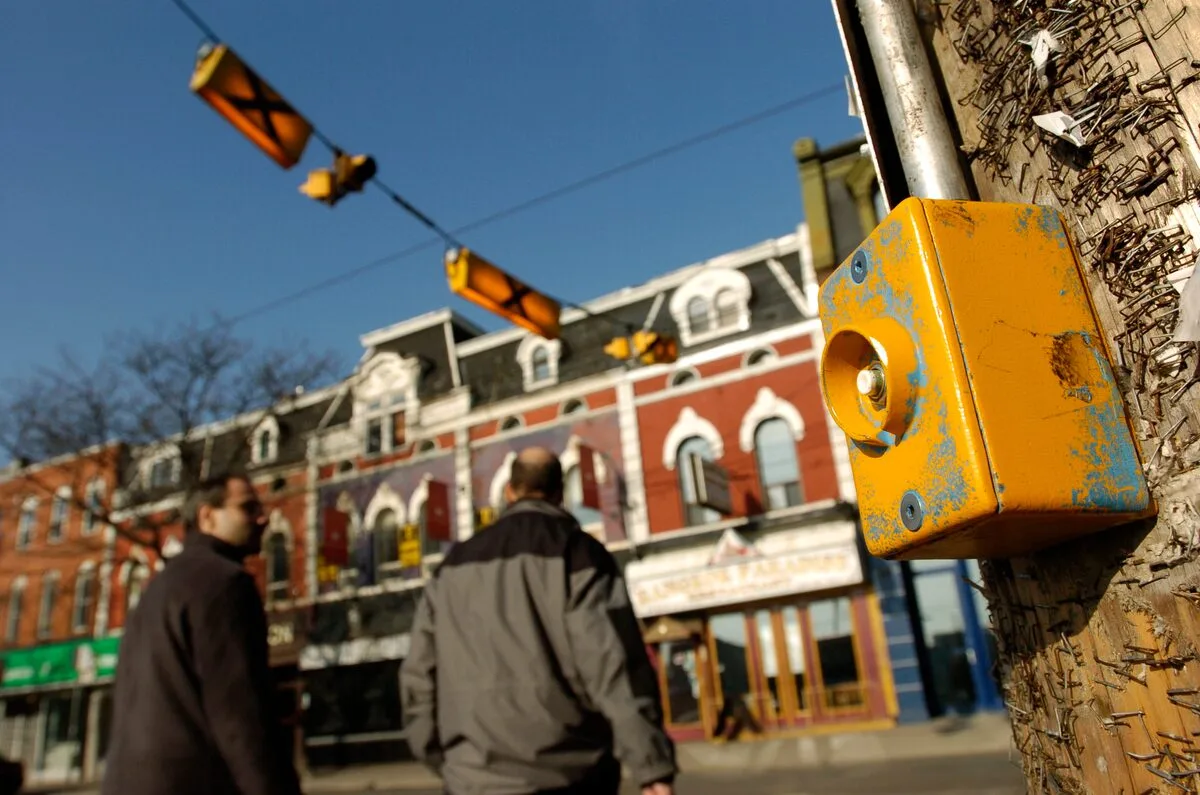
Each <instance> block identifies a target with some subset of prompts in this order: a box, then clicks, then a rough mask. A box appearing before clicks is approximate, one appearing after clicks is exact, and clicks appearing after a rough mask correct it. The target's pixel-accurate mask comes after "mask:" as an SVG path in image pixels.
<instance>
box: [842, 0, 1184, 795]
mask: <svg viewBox="0 0 1200 795" xmlns="http://www.w3.org/2000/svg"><path fill="white" fill-rule="evenodd" d="M899 1H900V2H909V1H910V0H899ZM838 2H840V0H835V4H836V3H838ZM862 5H863V0H859V6H862ZM847 6H849V7H851V8H852V7H853V2H849V3H844V4H843V5H842V6H841V8H842V11H841V12H840V13H842V14H843V15H844V14H845V13H846V12H847V11H849V8H847ZM916 15H917V19H918V20H919V22H920V28H921V32H922V34H923V37H924V38H925V41H926V43H927V45H928V53H929V56H930V61H931V64H932V71H933V73H934V77H935V79H936V81H937V82H939V83H940V84H941V87H942V88H943V89H944V92H945V93H944V96H943V97H942V98H941V104H942V105H943V107H944V108H945V109H946V111H947V116H948V117H949V121H950V123H951V129H952V130H953V131H954V133H955V134H956V135H957V136H958V138H959V140H960V142H961V152H962V153H963V155H964V161H963V162H964V167H965V171H966V172H967V174H968V176H969V177H970V179H971V180H973V190H974V193H975V194H976V196H977V198H978V199H980V200H984V201H1005V202H1022V203H1037V204H1045V205H1050V206H1053V207H1055V208H1056V209H1058V210H1060V211H1061V212H1062V213H1063V214H1064V217H1065V219H1066V220H1067V221H1068V223H1069V225H1070V226H1071V228H1072V230H1073V233H1074V235H1075V238H1076V240H1077V243H1078V245H1079V248H1080V252H1081V256H1082V257H1083V260H1084V263H1085V266H1086V271H1087V274H1088V277H1089V280H1090V287H1091V291H1092V295H1093V297H1094V300H1095V304H1096V307H1097V310H1098V312H1099V313H1100V316H1101V321H1102V323H1103V325H1104V328H1105V332H1106V334H1107V336H1108V338H1109V341H1110V343H1111V344H1112V346H1113V350H1114V351H1115V352H1119V353H1118V356H1119V360H1118V361H1117V362H1116V365H1117V370H1118V373H1119V375H1120V376H1121V378H1122V382H1123V387H1124V391H1125V397H1126V400H1127V402H1128V405H1129V410H1130V414H1131V417H1132V420H1133V425H1134V429H1135V432H1136V433H1137V435H1138V437H1139V442H1140V444H1141V449H1142V452H1143V460H1144V462H1145V464H1146V471H1147V476H1148V478H1149V481H1150V484H1151V488H1152V490H1153V493H1154V495H1155V498H1156V500H1157V501H1158V505H1159V516H1158V518H1157V520H1156V521H1155V522H1151V523H1148V524H1146V525H1143V526H1136V527H1125V528H1120V529H1116V530H1112V531H1109V532H1106V533H1102V534H1099V535H1096V536H1093V537H1091V538H1087V539H1084V540H1082V541H1079V542H1076V543H1071V544H1068V545H1065V546H1060V547H1057V548H1054V549H1051V550H1048V551H1046V552H1043V553H1040V554H1037V555H1034V556H1031V557H1028V558H1023V559H1016V560H1004V561H990V562H986V561H985V562H983V563H982V564H981V570H982V572H983V577H984V581H985V582H984V584H983V586H982V587H983V589H984V591H985V593H986V594H987V597H988V602H989V605H990V608H991V612H992V617H993V624H994V627H995V631H996V634H997V635H998V642H999V652H1000V659H1001V667H1002V671H1001V676H1002V679H1003V683H1004V694H1005V700H1006V702H1007V704H1008V709H1009V713H1010V715H1011V717H1012V719H1013V724H1014V739H1015V742H1016V747H1017V749H1018V751H1019V753H1020V755H1021V761H1022V765H1023V767H1024V771H1025V774H1026V776H1027V778H1028V781H1029V791H1030V792H1038V793H1041V792H1065V793H1088V794H1089V795H1090V794H1092V793H1130V794H1131V795H1132V794H1133V793H1146V792H1163V793H1168V792H1173V793H1185V792H1200V510H1198V509H1200V380H1198V374H1200V367H1198V363H1197V360H1198V346H1197V343H1196V342H1194V341H1189V340H1183V341H1180V340H1177V339H1175V334H1176V327H1177V325H1178V321H1179V316H1180V313H1179V304H1180V289H1181V288H1182V287H1183V286H1184V283H1183V282H1182V281H1181V279H1180V277H1181V276H1184V275H1186V270H1185V269H1187V268H1189V267H1191V266H1193V265H1194V264H1195V262H1196V251H1197V247H1198V246H1200V128H1198V125H1200V4H1197V3H1196V0H1111V1H1110V2H1098V1H1097V0H943V1H942V2H937V1H936V0H917V2H916ZM1047 34H1048V35H1047ZM1039 39H1040V42H1039ZM861 43H862V42H859V44H861ZM1038 48H1041V49H1042V52H1047V51H1048V53H1049V55H1050V58H1049V66H1048V67H1047V68H1046V70H1045V71H1044V72H1039V70H1037V69H1036V68H1035V67H1034V60H1033V54H1034V51H1035V50H1036V49H1038ZM1058 111H1061V112H1063V113H1066V114H1068V115H1070V116H1071V117H1072V119H1073V120H1074V121H1077V122H1079V124H1078V126H1076V127H1074V128H1073V129H1071V130H1068V131H1067V132H1068V134H1071V133H1078V134H1081V135H1082V136H1083V138H1084V144H1085V145H1084V146H1083V147H1078V146H1076V145H1075V144H1073V143H1071V142H1068V141H1067V140H1065V139H1064V138H1063V137H1061V136H1056V135H1054V134H1051V133H1048V132H1046V131H1044V130H1043V129H1042V128H1040V127H1039V126H1038V125H1037V124H1035V122H1034V120H1033V119H1034V117H1035V116H1038V115H1041V114H1050V113H1055V112H1058ZM1181 271H1182V272H1183V273H1181ZM994 277H995V278H997V279H1004V278H1006V276H1005V274H1003V273H996V274H994ZM1197 278H1200V277H1197ZM1021 311H1024V310H1023V308H1022V307H1013V312H1014V313H1019V312H1021ZM1185 336H1186V335H1185ZM1020 399H1021V388H1020V384H1013V400H1020ZM1037 465H1038V464H1037V461H1030V462H1029V466H1031V467H1036V466H1037Z"/></svg>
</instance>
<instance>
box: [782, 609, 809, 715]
mask: <svg viewBox="0 0 1200 795" xmlns="http://www.w3.org/2000/svg"><path fill="white" fill-rule="evenodd" d="M783 634H784V639H785V641H784V642H785V644H786V647H787V657H788V667H789V668H791V673H792V682H793V683H794V686H795V688H796V706H797V707H798V708H799V709H800V711H801V712H807V711H808V709H809V704H810V703H811V702H810V700H809V693H808V689H809V686H810V685H809V681H808V675H807V673H806V671H807V670H808V665H807V658H808V655H807V654H806V653H805V651H804V636H803V634H802V633H801V632H800V613H799V611H798V610H797V609H796V608H794V607H789V608H787V609H785V610H784V612H783Z"/></svg>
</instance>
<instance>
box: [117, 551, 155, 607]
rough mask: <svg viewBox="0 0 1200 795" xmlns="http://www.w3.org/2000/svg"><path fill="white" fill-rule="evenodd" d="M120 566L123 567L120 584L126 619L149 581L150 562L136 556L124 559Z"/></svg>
mask: <svg viewBox="0 0 1200 795" xmlns="http://www.w3.org/2000/svg"><path fill="white" fill-rule="evenodd" d="M122 568H123V569H124V571H123V572H122V575H121V584H122V585H123V586H124V588H125V620H126V621H128V620H129V614H130V613H132V612H133V609H134V608H135V607H137V606H138V602H140V601H141V600H142V594H143V593H144V592H145V590H146V584H147V583H148V582H150V575H151V571H150V564H148V563H147V562H146V561H145V560H140V559H138V558H132V559H130V560H128V561H126V562H125V565H124V566H123V567H122Z"/></svg>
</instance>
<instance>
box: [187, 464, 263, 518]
mask: <svg viewBox="0 0 1200 795" xmlns="http://www.w3.org/2000/svg"><path fill="white" fill-rule="evenodd" d="M235 480H241V481H245V482H246V483H249V482H250V480H249V479H248V478H247V477H246V476H245V475H244V474H242V473H240V472H230V473H229V474H227V475H218V476H217V477H213V478H206V479H204V480H202V481H200V482H199V483H197V484H196V487H195V488H194V489H192V493H191V495H190V496H189V497H188V499H187V502H186V503H184V506H183V529H184V530H185V531H187V532H199V531H200V506H202V505H207V506H208V507H209V508H220V507H221V506H222V505H224V504H225V499H226V498H227V497H228V496H229V484H230V483H232V482H234V481H235Z"/></svg>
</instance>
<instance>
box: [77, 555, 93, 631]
mask: <svg viewBox="0 0 1200 795" xmlns="http://www.w3.org/2000/svg"><path fill="white" fill-rule="evenodd" d="M95 603H96V567H95V566H94V565H92V564H89V563H85V564H83V565H82V566H80V567H79V573H78V574H76V575H75V607H74V609H73V610H72V611H71V628H72V629H73V630H74V631H75V634H77V635H82V634H84V633H86V632H87V629H88V625H89V624H91V623H92V608H93V606H94V605H95Z"/></svg>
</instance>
